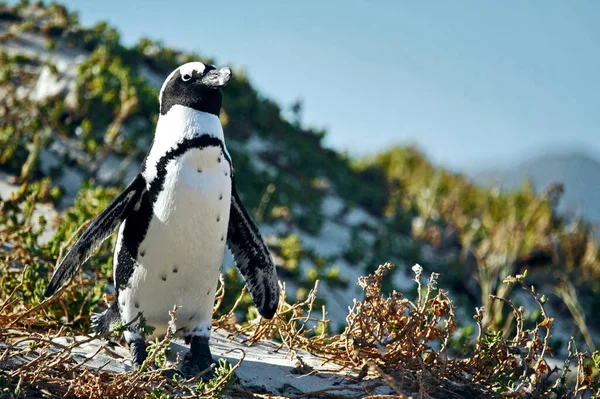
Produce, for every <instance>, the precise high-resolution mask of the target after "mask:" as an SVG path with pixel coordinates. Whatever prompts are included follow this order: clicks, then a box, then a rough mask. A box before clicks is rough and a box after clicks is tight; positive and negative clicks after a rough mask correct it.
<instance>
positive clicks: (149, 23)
mask: <svg viewBox="0 0 600 399" xmlns="http://www.w3.org/2000/svg"><path fill="white" fill-rule="evenodd" d="M63 3H64V4H66V5H68V6H69V7H70V8H71V9H75V10H77V11H79V14H80V19H81V22H82V23H84V24H92V23H94V22H96V21H98V20H108V21H109V22H110V23H111V24H112V25H114V26H116V27H117V29H118V30H119V31H120V32H121V35H122V38H123V39H124V41H125V43H126V44H133V43H134V42H135V41H136V40H137V39H138V38H139V37H141V36H149V37H151V38H154V39H160V40H162V41H164V43H165V44H167V45H169V46H174V47H177V48H181V49H186V50H195V51H198V52H199V53H200V54H202V55H207V56H211V57H214V58H215V59H216V60H217V61H218V64H221V65H225V64H228V65H229V64H234V65H238V66H241V67H244V68H245V69H246V70H247V75H248V76H249V78H250V80H251V81H252V82H253V83H254V84H255V85H256V87H257V88H258V89H259V90H260V91H261V93H263V94H265V95H267V96H269V97H271V98H273V99H275V100H276V101H278V102H279V103H280V104H281V105H282V106H286V105H289V104H291V103H292V102H293V101H294V100H295V99H298V98H300V99H302V100H303V102H304V114H303V121H304V122H305V123H307V124H309V125H313V126H317V127H324V128H326V129H327V130H328V135H327V138H326V143H327V144H328V145H330V146H332V147H334V148H337V149H342V150H347V151H348V152H349V153H350V154H353V155H363V154H368V153H373V152H375V151H378V150H382V149H385V148H387V147H388V146H390V145H392V144H407V143H416V144H417V145H418V146H419V147H420V148H422V149H423V150H424V151H425V152H426V154H427V155H428V156H429V157H430V158H431V159H432V160H433V161H435V162H437V163H441V164H444V165H447V166H450V167H453V168H456V169H464V168H468V169H471V170H472V169H473V168H485V167H492V166H495V165H498V164H507V163H512V162H514V161H515V160H520V159H523V158H526V157H528V156H530V155H531V153H532V152H533V153H536V152H539V151H540V148H542V149H544V150H547V149H550V150H555V149H559V150H568V149H585V150H587V151H588V152H590V153H591V154H592V155H594V156H596V157H597V158H600V24H599V23H598V20H599V19H600V2H599V1H595V0H588V1H584V0H580V1H564V0H528V1H503V2H490V1H475V0H473V1H466V0H465V1H456V2H454V1H452V2H451V1H437V2H433V1H432V2H422V1H419V2H417V1H402V0H389V1H383V0H371V1H350V0H344V1H314V0H305V1H302V2H292V1H281V0H256V1H233V0H223V1H210V2H209V1H198V0H196V1H189V0H180V1H170V2H165V1H154V0H144V1H124V0H120V1H116V0H104V1H81V0H67V1H63Z"/></svg>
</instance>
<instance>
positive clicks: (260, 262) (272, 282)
mask: <svg viewBox="0 0 600 399" xmlns="http://www.w3.org/2000/svg"><path fill="white" fill-rule="evenodd" d="M227 246H228V247H229V250H230V251H231V254H232V255H233V259H234V260H235V264H236V266H237V267H238V269H239V271H240V273H241V274H242V276H243V277H244V280H245V281H246V284H247V286H248V290H249V291H250V295H251V296H252V300H253V301H254V303H255V304H256V307H257V308H258V312H259V313H260V315H261V316H262V317H264V318H265V319H270V318H272V317H273V315H274V314H275V311H276V310H277V305H278V302H279V285H278V284H277V272H276V270H275V265H274V264H273V260H272V259H271V254H270V253H269V249H268V248H267V245H266V244H265V242H264V241H263V239H262V236H261V235H260V232H259V231H258V228H257V227H256V224H255V223H254V221H253V220H252V218H251V217H250V215H248V213H247V212H246V210H245V209H244V206H243V204H242V201H241V200H240V198H239V196H238V194H237V191H236V190H235V182H234V180H233V176H232V179H231V211H230V215H229V230H228V232H227Z"/></svg>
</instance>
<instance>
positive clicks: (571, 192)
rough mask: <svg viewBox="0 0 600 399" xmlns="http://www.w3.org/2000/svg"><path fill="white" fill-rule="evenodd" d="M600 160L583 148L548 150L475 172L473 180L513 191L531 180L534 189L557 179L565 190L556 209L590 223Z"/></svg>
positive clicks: (599, 214)
mask: <svg viewBox="0 0 600 399" xmlns="http://www.w3.org/2000/svg"><path fill="white" fill-rule="evenodd" d="M598 176H600V162H599V161H598V160H597V159H595V158H594V157H593V156H591V155H590V154H587V153H586V152H584V151H576V152H566V153H559V152H553V153H552V152H550V153H547V154H544V155H540V156H536V157H534V158H533V159H529V160H526V161H524V162H520V163H517V164H516V165H513V166H511V167H508V168H506V169H496V170H487V171H477V172H474V173H473V174H472V177H473V179H474V181H475V182H476V183H478V184H481V185H488V186H491V185H494V184H498V185H499V186H500V187H502V189H504V190H513V189H516V188H518V187H519V186H520V185H522V184H523V183H525V182H526V181H527V180H528V179H531V182H532V184H533V186H534V187H535V189H536V191H538V192H539V191H541V190H543V189H544V187H547V186H548V185H549V184H552V183H555V182H560V183H562V184H564V186H565V192H564V195H563V197H562V199H561V202H560V204H559V206H558V210H559V211H560V212H564V213H565V214H568V215H571V216H573V217H576V216H583V217H584V218H585V219H587V220H589V221H590V222H592V223H598V222H599V221H600V201H598V199H599V198H600V185H599V184H598Z"/></svg>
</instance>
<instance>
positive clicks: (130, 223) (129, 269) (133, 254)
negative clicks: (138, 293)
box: [115, 134, 232, 294]
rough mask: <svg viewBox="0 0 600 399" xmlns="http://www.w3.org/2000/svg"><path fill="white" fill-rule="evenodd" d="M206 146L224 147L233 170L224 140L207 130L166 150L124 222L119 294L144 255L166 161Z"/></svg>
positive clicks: (120, 255)
mask: <svg viewBox="0 0 600 399" xmlns="http://www.w3.org/2000/svg"><path fill="white" fill-rule="evenodd" d="M207 147H219V148H220V149H221V151H223V155H224V158H225V159H226V160H227V162H228V163H229V168H230V171H231V169H232V168H231V159H230V158H229V156H228V155H227V152H226V151H225V146H224V144H223V141H222V140H220V139H219V138H216V137H214V136H210V135H207V134H204V135H202V136H197V137H194V138H192V139H186V140H184V141H183V142H181V143H179V145H177V146H176V147H175V148H172V149H170V150H169V151H167V152H166V153H165V154H164V155H163V156H162V157H160V159H159V160H158V162H157V163H156V177H155V178H154V179H153V180H152V181H151V182H150V184H149V185H148V184H147V185H146V191H144V193H143V194H142V196H141V198H140V202H139V206H137V207H135V208H134V209H133V210H132V212H131V213H130V214H129V216H127V219H126V221H125V222H124V223H125V228H124V230H123V242H122V244H121V248H120V250H119V252H118V254H117V264H118V265H117V267H116V268H115V283H116V284H115V285H116V290H117V294H118V292H119V290H121V289H123V288H127V284H128V282H129V279H130V278H131V275H132V274H133V269H134V268H135V265H136V260H137V259H138V256H139V257H140V258H142V259H143V257H144V253H140V252H139V251H140V244H141V243H142V241H144V238H145V237H146V234H147V232H148V228H149V227H150V221H151V220H152V215H153V214H154V204H155V203H156V200H157V198H158V195H159V194H160V192H161V191H162V190H163V189H164V185H165V180H166V177H167V165H168V164H169V162H170V161H172V160H174V159H176V158H178V157H180V156H182V155H184V154H185V153H186V152H187V151H189V150H191V149H204V148H207ZM151 150H152V149H150V151H151ZM145 166H146V165H143V167H145ZM140 172H141V171H140ZM230 176H231V172H230Z"/></svg>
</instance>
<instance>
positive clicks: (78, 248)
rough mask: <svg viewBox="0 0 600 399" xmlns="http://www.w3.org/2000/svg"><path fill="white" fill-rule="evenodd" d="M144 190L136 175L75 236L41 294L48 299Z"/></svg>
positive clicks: (71, 275)
mask: <svg viewBox="0 0 600 399" xmlns="http://www.w3.org/2000/svg"><path fill="white" fill-rule="evenodd" d="M145 189H146V184H145V180H144V178H143V177H142V176H141V175H140V174H138V175H137V176H136V177H135V178H134V179H133V181H132V182H131V183H130V184H129V186H128V187H127V188H126V189H125V190H124V191H123V192H122V193H121V194H119V196H118V197H117V198H115V199H114V200H113V201H112V202H111V203H110V205H108V206H107V207H106V209H104V210H103V211H102V213H100V215H98V217H97V218H96V219H94V221H93V222H92V223H91V224H90V225H89V226H88V228H87V229H86V230H85V231H84V233H83V234H82V235H81V237H79V239H78V240H77V242H76V243H75V245H73V247H72V248H71V249H70V250H69V252H68V253H67V255H66V256H65V257H64V258H63V260H62V261H61V262H60V265H58V267H57V268H56V270H55V271H54V274H53V275H52V279H51V280H50V284H48V288H46V293H45V294H44V295H45V296H46V298H49V297H51V296H52V295H54V294H55V293H56V291H58V289H59V288H60V287H61V286H62V285H63V283H64V282H65V281H66V280H68V279H69V278H71V277H73V275H74V274H75V272H77V270H78V269H79V267H81V265H82V264H83V263H85V261H86V260H88V258H89V257H90V256H91V255H92V253H93V252H94V251H95V250H96V249H97V248H98V247H99V246H100V244H102V242H104V240H106V239H107V238H108V237H109V236H110V235H111V234H112V233H113V232H114V231H115V229H116V228H117V227H118V226H119V225H120V224H121V222H122V221H123V220H124V219H125V218H126V217H127V215H128V214H129V212H131V210H132V209H133V208H134V207H135V205H136V204H137V203H138V201H139V199H140V197H141V196H142V193H143V192H144V190H145Z"/></svg>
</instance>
